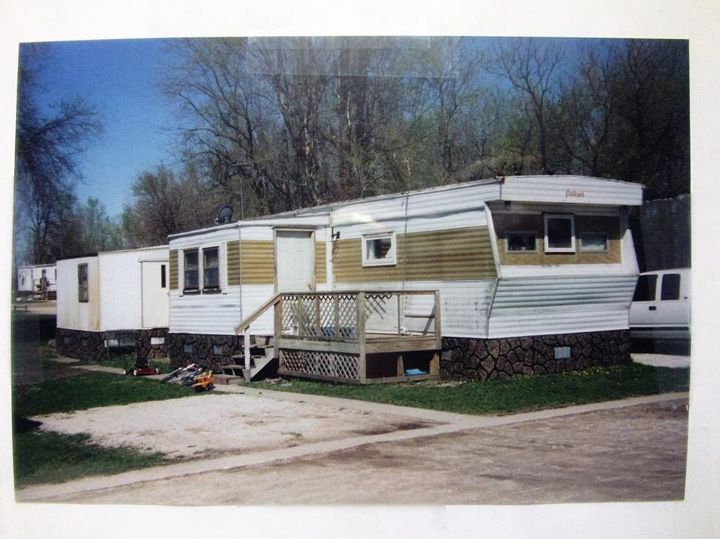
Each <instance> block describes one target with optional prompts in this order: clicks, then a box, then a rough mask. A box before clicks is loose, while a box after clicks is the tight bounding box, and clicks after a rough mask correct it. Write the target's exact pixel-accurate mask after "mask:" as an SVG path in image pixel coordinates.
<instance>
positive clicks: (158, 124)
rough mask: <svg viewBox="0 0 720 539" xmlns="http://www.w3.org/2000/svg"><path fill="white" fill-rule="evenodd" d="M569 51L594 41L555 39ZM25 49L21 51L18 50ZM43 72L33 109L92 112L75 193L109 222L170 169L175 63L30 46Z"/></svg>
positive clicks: (126, 49)
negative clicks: (152, 173)
mask: <svg viewBox="0 0 720 539" xmlns="http://www.w3.org/2000/svg"><path fill="white" fill-rule="evenodd" d="M563 41H564V42H565V43H566V44H567V45H569V46H576V47H577V46H579V45H580V44H581V43H584V44H585V45H592V44H594V43H597V41H596V40H574V39H566V40H563ZM496 42H497V38H475V39H472V40H469V41H468V43H469V44H470V46H473V47H477V46H480V47H493V46H494V44H495V43H496ZM23 46H24V47H26V46H27V45H23ZM34 46H37V47H39V48H40V49H41V50H42V53H43V54H42V57H43V65H44V69H43V70H42V72H41V75H42V76H41V78H40V83H41V84H40V90H39V91H38V92H37V93H36V94H35V98H36V99H37V103H38V104H39V105H40V106H42V107H51V106H52V104H53V103H57V102H59V101H61V100H62V99H63V98H71V97H73V96H81V97H84V98H86V99H87V100H88V101H89V102H90V103H91V104H93V105H94V106H96V107H97V109H98V110H99V112H100V117H101V120H102V122H103V124H104V129H105V131H104V133H103V134H102V135H101V136H100V137H99V138H98V139H96V140H93V141H91V143H90V144H89V145H88V150H87V151H86V152H85V153H84V154H82V155H81V156H80V157H79V159H78V162H79V164H80V167H79V168H80V172H81V173H82V174H83V176H84V181H83V182H81V183H79V184H78V186H77V189H76V194H77V196H78V199H79V200H80V201H81V202H84V201H85V200H86V199H87V198H88V197H94V198H97V199H99V200H100V202H101V203H102V204H103V205H104V206H105V208H106V210H107V212H108V214H109V215H111V216H116V215H118V214H119V213H120V212H121V211H122V210H123V207H124V206H125V205H126V204H128V203H130V201H131V199H132V191H131V188H132V184H133V182H134V180H135V178H136V177H137V175H138V174H139V173H141V172H142V171H144V170H148V169H152V168H155V167H156V166H157V165H159V164H161V163H164V164H166V165H169V166H171V167H172V165H173V164H174V156H173V152H172V149H173V147H172V146H173V136H172V134H171V133H170V132H169V130H168V129H169V128H170V127H171V126H175V125H177V119H176V118H175V117H174V115H173V110H172V107H171V105H170V104H169V103H168V102H167V101H166V100H165V99H164V98H163V96H162V95H161V92H160V89H159V83H160V81H161V79H162V76H163V73H164V72H165V71H166V70H168V69H169V68H170V67H171V66H172V65H173V63H174V62H175V61H176V56H174V54H173V53H172V52H171V50H170V47H169V45H168V42H166V41H164V40H159V39H138V40H106V41H67V42H48V43H41V44H35V45H34Z"/></svg>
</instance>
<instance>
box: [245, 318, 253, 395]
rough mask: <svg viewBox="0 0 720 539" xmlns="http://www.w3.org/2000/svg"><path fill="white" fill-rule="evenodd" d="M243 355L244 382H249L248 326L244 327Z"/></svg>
mask: <svg viewBox="0 0 720 539" xmlns="http://www.w3.org/2000/svg"><path fill="white" fill-rule="evenodd" d="M243 354H244V355H245V371H244V372H245V380H247V381H248V382H249V381H250V379H251V378H252V373H251V372H250V326H248V327H246V328H245V331H244V333H243Z"/></svg>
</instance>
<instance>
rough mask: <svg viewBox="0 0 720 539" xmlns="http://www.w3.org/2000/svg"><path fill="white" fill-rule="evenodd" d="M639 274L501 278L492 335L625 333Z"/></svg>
mask: <svg viewBox="0 0 720 539" xmlns="http://www.w3.org/2000/svg"><path fill="white" fill-rule="evenodd" d="M636 280H637V277H636V276H635V275H610V276H608V275H593V276H590V275H587V276H585V275H583V276H570V275H568V276H563V277H523V278H514V279H499V280H498V285H497V290H496V292H495V299H494V301H493V305H492V310H491V314H490V324H489V335H488V336H489V337H491V338H494V337H517V336H522V335H552V334H560V333H580V332H587V331H606V330H616V329H627V327H628V312H629V307H630V302H631V301H632V296H633V292H634V290H635V282H636Z"/></svg>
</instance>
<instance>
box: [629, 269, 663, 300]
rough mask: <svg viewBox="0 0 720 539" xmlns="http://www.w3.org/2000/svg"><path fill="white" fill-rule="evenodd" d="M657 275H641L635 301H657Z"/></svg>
mask: <svg viewBox="0 0 720 539" xmlns="http://www.w3.org/2000/svg"><path fill="white" fill-rule="evenodd" d="M656 286H657V275H641V276H640V278H639V279H638V282H637V286H636V287H635V296H634V297H633V301H655V287H656Z"/></svg>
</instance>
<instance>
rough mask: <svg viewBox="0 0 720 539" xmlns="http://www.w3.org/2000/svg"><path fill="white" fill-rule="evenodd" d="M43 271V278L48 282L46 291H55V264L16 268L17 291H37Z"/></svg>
mask: <svg viewBox="0 0 720 539" xmlns="http://www.w3.org/2000/svg"><path fill="white" fill-rule="evenodd" d="M43 271H45V278H46V279H47V280H48V290H50V291H53V290H55V286H56V281H57V277H56V276H57V265H56V264H40V265H37V266H20V267H19V268H18V273H17V277H18V285H17V286H18V291H19V292H35V291H37V290H39V287H40V279H41V278H42V273H43Z"/></svg>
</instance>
